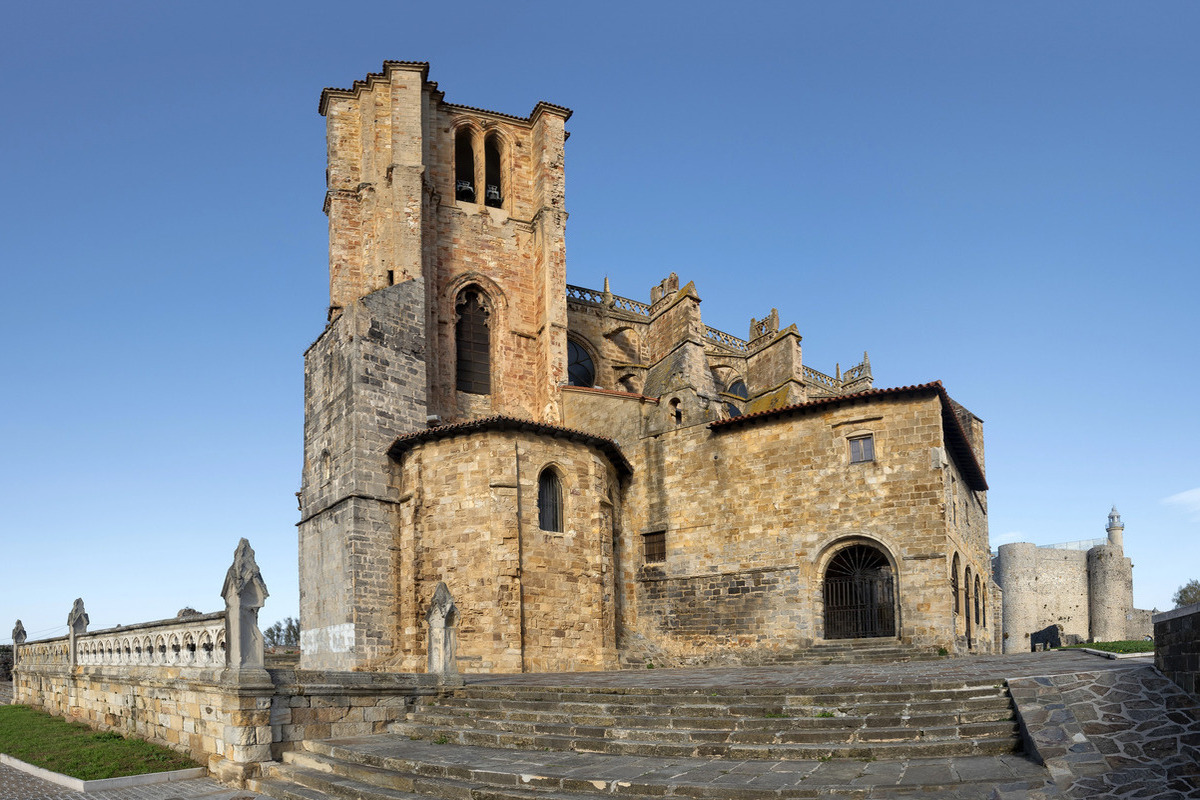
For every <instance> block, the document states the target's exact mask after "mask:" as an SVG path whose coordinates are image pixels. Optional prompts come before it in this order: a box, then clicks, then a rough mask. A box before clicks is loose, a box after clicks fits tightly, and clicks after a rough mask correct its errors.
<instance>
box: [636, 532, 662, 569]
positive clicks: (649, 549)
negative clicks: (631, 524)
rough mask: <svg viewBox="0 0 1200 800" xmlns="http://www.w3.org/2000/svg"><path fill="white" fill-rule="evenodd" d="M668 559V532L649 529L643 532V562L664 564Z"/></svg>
mask: <svg viewBox="0 0 1200 800" xmlns="http://www.w3.org/2000/svg"><path fill="white" fill-rule="evenodd" d="M666 560H667V532H666V530H665V529H664V530H661V531H648V532H646V533H643V534H642V563H644V564H663V563H666Z"/></svg>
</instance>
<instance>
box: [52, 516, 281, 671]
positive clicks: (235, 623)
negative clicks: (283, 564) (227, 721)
mask: <svg viewBox="0 0 1200 800" xmlns="http://www.w3.org/2000/svg"><path fill="white" fill-rule="evenodd" d="M221 596H222V597H224V598H225V648H226V651H225V652H226V656H225V666H226V667H228V668H229V669H262V668H263V663H264V660H263V635H262V632H261V631H260V630H259V629H258V610H259V609H260V608H262V606H263V603H265V602H266V600H267V584H266V583H264V582H263V579H262V573H261V572H259V570H258V564H256V563H255V561H254V550H253V549H251V547H250V542H248V541H246V540H245V539H242V540H241V541H240V542H238V546H237V550H235V551H234V554H233V564H232V565H231V566H230V567H229V571H228V572H227V573H225V585H224V586H223V587H222V588H221ZM76 602H79V601H76Z"/></svg>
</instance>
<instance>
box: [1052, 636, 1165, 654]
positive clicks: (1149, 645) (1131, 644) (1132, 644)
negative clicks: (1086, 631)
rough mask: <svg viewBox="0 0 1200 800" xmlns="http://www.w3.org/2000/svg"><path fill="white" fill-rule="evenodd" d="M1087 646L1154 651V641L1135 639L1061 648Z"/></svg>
mask: <svg viewBox="0 0 1200 800" xmlns="http://www.w3.org/2000/svg"><path fill="white" fill-rule="evenodd" d="M1080 647H1086V648H1088V649H1091V650H1103V651H1104V652H1106V653H1153V652H1154V642H1144V641H1142V640H1141V639H1134V640H1131V641H1124V642H1092V643H1091V644H1069V645H1067V646H1066V647H1063V648H1061V649H1063V650H1069V649H1071V648H1080Z"/></svg>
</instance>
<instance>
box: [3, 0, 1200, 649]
mask: <svg viewBox="0 0 1200 800" xmlns="http://www.w3.org/2000/svg"><path fill="white" fill-rule="evenodd" d="M3 24H4V36H3V39H4V44H3V47H0V84H2V86H3V90H4V92H3V96H4V98H5V103H4V110H3V124H2V125H0V153H2V154H3V158H4V177H3V187H4V191H3V192H2V193H0V245H2V247H0V259H2V262H0V263H2V264H3V272H2V274H3V279H4V280H3V287H4V291H3V296H4V298H5V300H6V302H5V308H4V310H3V313H0V334H2V336H0V342H3V345H2V346H3V358H4V360H3V364H4V371H3V375H4V381H3V391H2V393H0V426H2V431H3V438H2V439H0V441H2V442H3V447H4V450H5V457H4V458H3V459H2V460H0V493H2V494H0V500H2V503H3V516H2V517H0V531H2V542H0V552H2V553H3V555H0V564H2V567H0V587H3V588H2V589H0V624H2V626H3V627H0V641H7V633H8V631H9V629H10V628H11V626H12V621H14V620H15V619H16V618H18V617H20V618H21V619H23V621H24V623H25V627H26V628H27V629H28V630H29V632H30V633H31V635H33V636H34V637H40V636H49V635H55V634H58V633H63V632H65V629H66V627H65V621H66V616H67V612H68V611H69V610H70V607H71V602H72V601H73V600H74V598H75V597H79V596H81V597H83V598H84V600H85V602H86V604H87V608H88V611H89V613H90V615H91V619H92V626H93V628H98V627H107V626H109V625H115V624H119V623H121V624H130V623H134V622H141V621H146V620H150V619H158V618H161V617H166V616H173V615H174V614H175V612H176V611H178V610H179V609H180V608H181V607H183V606H193V607H195V608H197V609H200V610H201V611H211V610H216V609H218V608H220V607H221V599H220V596H219V593H220V588H221V583H222V580H223V578H224V573H225V570H226V568H227V566H228V565H229V563H230V561H231V560H232V557H233V551H234V548H235V546H236V545H237V542H238V539H239V537H242V536H245V537H247V538H249V540H250V542H251V544H252V545H253V546H254V548H255V549H256V551H257V554H258V562H259V564H260V566H261V567H262V571H263V575H264V577H265V579H266V583H267V586H268V587H269V589H270V591H271V597H270V599H269V600H268V603H267V606H266V608H265V609H264V611H263V615H262V621H263V622H264V624H269V623H270V622H272V621H274V620H276V619H280V618H282V617H284V616H288V615H295V614H297V611H298V606H299V603H298V587H297V567H296V560H297V553H296V529H295V527H294V526H295V523H296V521H297V519H298V515H297V510H296V500H295V497H294V493H295V491H296V490H297V489H298V488H299V483H300V463H301V424H302V397H301V394H302V382H303V381H302V357H301V356H302V353H303V351H304V349H305V348H306V347H307V345H308V344H309V343H310V342H311V341H312V340H313V339H314V338H315V337H316V336H317V334H318V333H320V331H321V329H322V327H323V325H324V321H325V308H326V306H327V304H328V284H327V229H326V219H325V217H324V215H323V214H322V212H321V203H322V199H323V195H324V169H325V144H324V120H323V119H322V118H321V117H320V116H319V115H318V114H317V98H318V96H319V93H320V91H321V88H322V87H325V86H341V87H345V86H349V85H350V84H351V82H353V81H354V80H355V79H360V78H363V77H364V76H365V75H366V74H367V73H368V72H371V71H377V70H379V68H380V65H381V63H382V62H383V60H385V59H398V60H426V61H429V62H431V69H430V78H431V79H432V80H435V81H438V83H439V84H440V87H441V88H442V89H443V90H444V91H445V92H446V99H447V100H448V101H450V102H454V103H461V104H465V105H472V106H482V107H485V108H490V109H495V110H498V111H503V112H506V113H511V114H519V115H525V114H527V113H529V111H530V110H531V109H532V108H533V106H534V104H535V103H536V102H537V101H538V100H548V101H551V102H554V103H557V104H560V105H565V106H569V107H571V108H573V109H575V115H574V116H573V117H572V118H571V120H570V122H569V123H568V129H569V130H570V131H571V134H572V135H571V139H570V141H569V142H568V143H567V163H566V167H567V208H568V211H569V212H570V215H571V217H570V222H569V223H568V227H567V258H568V280H569V281H570V282H571V283H575V284H580V285H584V286H589V287H594V288H599V287H600V286H601V285H602V283H603V280H604V277H605V276H606V275H607V276H609V277H610V279H611V282H612V288H613V291H614V292H616V293H617V294H621V295H625V296H629V297H634V298H637V299H641V300H646V299H648V295H649V289H650V286H651V284H653V283H656V282H657V281H659V280H660V279H661V278H663V277H665V276H666V274H667V273H669V272H671V271H675V272H677V273H678V274H679V276H680V279H681V280H682V281H685V282H686V281H689V280H694V281H695V282H696V285H697V287H698V289H699V292H700V296H701V297H702V298H703V299H704V303H703V305H702V307H701V308H702V312H703V314H704V318H705V321H706V322H707V323H708V324H709V325H713V326H715V327H717V328H721V329H723V330H727V331H729V332H731V333H733V334H735V335H738V336H742V337H744V336H746V334H747V330H748V325H749V321H750V318H751V317H760V318H761V317H762V316H764V315H765V314H766V313H767V312H769V310H770V309H771V307H777V308H778V309H779V313H780V321H781V323H782V324H784V325H787V324H789V323H792V322H795V323H796V324H797V325H798V326H799V329H800V332H801V334H802V335H803V336H804V358H805V363H806V364H808V365H810V366H813V367H815V368H817V369H820V370H822V371H825V372H832V371H833V370H834V368H835V364H838V363H840V364H841V365H842V366H847V365H849V364H853V363H857V361H858V360H859V359H860V358H861V356H862V352H863V351H864V350H867V351H869V352H870V355H871V362H872V365H873V367H874V371H875V377H876V385H877V386H879V387H886V386H901V385H906V384H915V383H922V382H925V381H931V380H942V381H943V382H944V383H945V385H946V387H947V389H948V390H949V392H950V394H951V395H952V396H953V397H954V398H955V399H957V400H959V401H960V402H962V403H964V404H965V405H967V406H968V407H969V408H971V409H972V410H973V411H974V412H975V413H976V414H978V415H979V416H980V417H982V418H983V419H984V420H985V421H986V423H987V425H986V433H987V469H988V481H989V483H990V484H991V487H992V490H991V492H990V496H989V503H990V518H989V520H990V526H991V536H992V545H993V547H995V546H996V545H998V544H1001V543H1005V542H1010V541H1032V542H1036V543H1039V544H1045V543H1054V542H1062V541H1069V540H1074V539H1085V538H1092V537H1098V536H1103V535H1104V524H1105V517H1106V515H1107V513H1108V510H1109V507H1110V506H1111V505H1112V504H1114V503H1115V504H1116V505H1117V506H1118V508H1119V509H1120V511H1121V512H1122V514H1123V515H1124V517H1125V522H1126V533H1125V543H1126V550H1127V553H1128V554H1129V555H1130V556H1131V557H1132V559H1133V562H1134V564H1135V570H1134V595H1135V601H1136V603H1137V604H1138V605H1139V606H1140V607H1145V608H1149V607H1158V608H1159V609H1166V608H1169V607H1170V606H1171V599H1170V598H1171V595H1172V593H1173V592H1174V590H1175V589H1176V588H1177V587H1178V586H1180V585H1181V584H1183V583H1184V582H1186V581H1187V580H1188V579H1190V578H1197V577H1200V557H1198V556H1200V543H1198V542H1200V539H1198V536H1197V534H1198V532H1200V467H1198V463H1197V458H1196V453H1197V450H1198V449H1200V434H1198V428H1197V423H1196V418H1195V409H1196V398H1197V397H1198V396H1200V385H1198V384H1200V375H1198V372H1197V369H1196V367H1197V357H1196V355H1195V350H1194V348H1195V346H1196V344H1197V340H1198V339H1200V337H1198V336H1197V333H1198V328H1200V322H1198V315H1197V313H1196V310H1195V304H1196V301H1197V296H1198V294H1200V291H1198V290H1200V278H1198V277H1197V254H1198V253H1200V247H1198V245H1200V224H1198V222H1200V214H1198V212H1200V159H1198V157H1197V141H1198V138H1197V137H1198V133H1200V106H1198V100H1197V94H1196V91H1195V84H1196V78H1197V76H1198V75H1200V48H1198V47H1197V46H1196V41H1197V35H1198V33H1200V4H1197V3H1195V2H1191V1H1190V0H1189V1H1188V2H1154V3H1112V2H1091V1H1089V2H1056V3H1046V2H1044V0H1039V2H1031V3H1022V2H1010V3H963V2H961V0H953V2H942V3H935V2H904V3H896V2H847V1H846V0H836V1H834V0H830V1H829V2H820V3H816V2H788V3H777V4H762V3H736V4H735V3H705V2H687V3H655V2H640V3H622V2H606V3H602V4H596V3H588V4H582V3H569V2H562V1H561V0H559V1H558V2H552V3H533V2H528V3H526V2H506V3H501V2H495V0H493V1H492V2H488V3H471V2H454V3H435V2H424V3H414V2H398V1H397V0H391V2H387V3H338V4H332V3H330V4H325V5H321V4H313V3H310V2H303V1H298V0H292V1H291V2H288V3H274V2H238V3H227V2H206V3H162V2H143V3H132V2H119V1H118V2H110V3H83V2H65V3H13V4H9V6H8V7H7V8H6V10H5V14H4V23H3Z"/></svg>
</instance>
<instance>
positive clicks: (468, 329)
mask: <svg viewBox="0 0 1200 800" xmlns="http://www.w3.org/2000/svg"><path fill="white" fill-rule="evenodd" d="M454 312H455V317H456V322H455V324H454V337H455V354H456V356H457V370H456V372H457V377H458V390H459V391H460V392H470V393H471V394H491V392H492V374H491V344H490V337H489V335H488V316H489V313H488V305H487V301H486V299H485V298H484V295H483V293H482V292H480V291H479V290H477V289H464V290H463V292H462V293H461V294H460V295H459V296H458V302H457V303H455V305H454Z"/></svg>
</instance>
